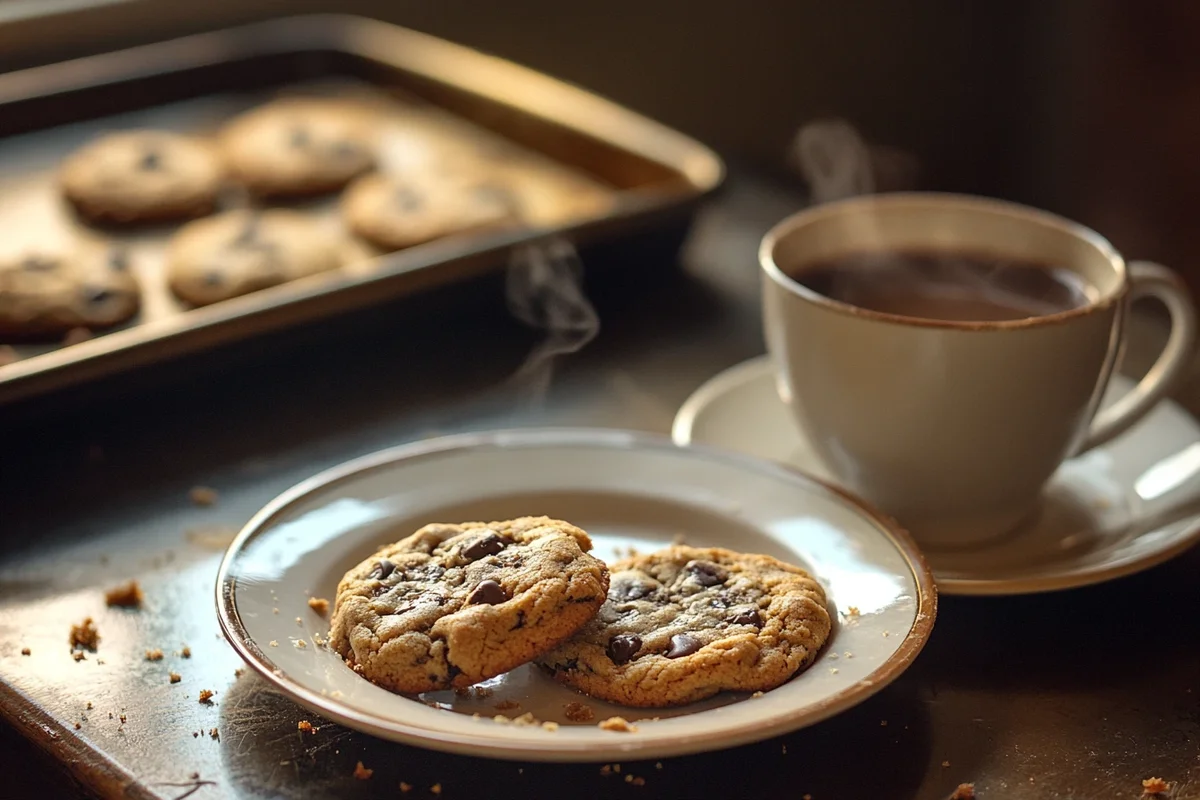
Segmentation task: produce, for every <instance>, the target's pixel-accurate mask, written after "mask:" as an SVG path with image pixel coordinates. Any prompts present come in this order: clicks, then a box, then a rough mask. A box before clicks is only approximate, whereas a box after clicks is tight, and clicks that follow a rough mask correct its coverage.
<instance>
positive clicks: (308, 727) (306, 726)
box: [296, 719, 321, 734]
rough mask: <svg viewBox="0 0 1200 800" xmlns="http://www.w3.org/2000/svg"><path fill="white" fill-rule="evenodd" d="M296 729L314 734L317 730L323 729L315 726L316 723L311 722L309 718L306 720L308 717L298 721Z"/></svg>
mask: <svg viewBox="0 0 1200 800" xmlns="http://www.w3.org/2000/svg"><path fill="white" fill-rule="evenodd" d="M296 730H298V731H300V732H301V733H312V734H315V733H316V732H317V731H319V730H321V729H320V728H317V727H315V726H314V725H313V724H312V723H311V722H309V721H308V720H306V719H302V720H300V721H299V722H297V723H296Z"/></svg>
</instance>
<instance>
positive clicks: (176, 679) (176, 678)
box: [167, 672, 183, 683]
mask: <svg viewBox="0 0 1200 800" xmlns="http://www.w3.org/2000/svg"><path fill="white" fill-rule="evenodd" d="M167 678H169V679H170V681H171V683H179V682H180V681H181V680H183V676H182V675H180V674H179V673H178V672H168V673H167Z"/></svg>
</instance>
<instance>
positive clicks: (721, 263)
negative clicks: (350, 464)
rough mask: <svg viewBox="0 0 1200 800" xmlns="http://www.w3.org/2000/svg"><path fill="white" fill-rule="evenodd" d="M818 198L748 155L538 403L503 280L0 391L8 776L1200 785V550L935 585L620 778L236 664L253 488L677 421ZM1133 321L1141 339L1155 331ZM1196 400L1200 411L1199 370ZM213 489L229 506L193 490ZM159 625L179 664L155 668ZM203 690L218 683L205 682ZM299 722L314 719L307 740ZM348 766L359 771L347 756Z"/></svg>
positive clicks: (501, 790) (178, 787)
mask: <svg viewBox="0 0 1200 800" xmlns="http://www.w3.org/2000/svg"><path fill="white" fill-rule="evenodd" d="M802 203H803V198H802V197H801V196H800V195H798V194H796V193H794V192H792V191H790V190H788V189H786V188H782V187H780V186H778V185H776V184H774V183H772V182H770V181H767V180H764V179H762V178H759V177H755V176H751V175H748V174H745V173H739V172H735V176H734V179H733V180H732V181H731V183H730V185H729V187H728V190H727V191H726V192H725V193H724V195H723V196H722V197H720V198H719V199H718V200H717V201H715V202H714V203H713V204H712V205H711V206H709V207H708V208H707V209H705V210H704V211H703V212H702V213H701V216H700V218H699V220H698V223H697V225H696V227H695V228H694V230H693V232H692V235H691V237H690V238H689V240H688V242H687V244H686V246H685V248H684V251H683V253H682V258H681V259H680V260H681V262H682V268H678V269H676V268H674V266H675V265H673V264H671V263H665V262H669V261H673V260H674V259H672V258H671V257H670V256H668V255H665V254H664V253H663V252H662V251H661V250H656V249H653V248H647V249H646V250H645V251H644V253H643V254H642V255H641V256H640V257H635V258H633V259H632V260H631V261H632V263H627V264H624V265H623V267H622V268H621V269H619V270H613V271H612V272H611V273H607V274H600V270H593V272H592V273H591V274H590V276H589V289H588V290H589V293H590V295H591V297H592V299H593V301H594V302H595V304H596V306H597V308H598V309H599V312H600V316H601V319H602V331H601V334H600V336H599V337H598V338H597V339H596V340H595V341H594V342H593V343H592V344H591V345H589V346H588V347H587V348H586V349H585V350H584V351H583V352H581V353H579V354H576V355H573V356H569V357H566V358H564V359H561V360H560V362H559V363H558V365H557V367H556V372H555V373H554V375H553V378H552V380H551V381H550V384H549V389H548V391H547V392H546V393H545V394H544V396H542V397H535V396H533V395H532V394H531V393H530V392H529V391H527V390H528V388H529V387H528V386H521V385H516V384H513V383H512V382H510V381H508V380H507V378H508V377H509V376H510V375H512V374H513V373H514V371H515V370H516V369H517V367H518V366H519V365H520V363H521V361H522V359H523V358H524V356H525V355H526V353H528V352H529V350H530V348H531V347H532V346H533V345H535V344H536V341H537V339H536V335H535V334H534V333H533V332H531V331H529V330H527V329H525V328H523V327H522V326H521V325H520V324H518V323H517V322H515V321H514V320H513V319H512V318H511V317H510V316H509V315H508V314H507V312H506V310H505V308H504V304H503V301H502V299H500V298H499V296H498V292H497V288H496V285H495V284H490V283H487V282H484V283H482V284H479V285H477V286H474V287H459V288H456V289H451V290H445V291H440V292H437V293H434V294H432V295H427V296H424V297H422V298H419V299H416V300H415V301H413V300H409V301H402V302H398V303H394V304H391V305H388V306H385V307H382V308H379V309H376V310H373V311H370V312H366V313H360V314H357V315H356V316H354V317H353V318H342V319H337V320H332V321H328V322H324V323H317V324H314V325H310V326H307V327H306V328H304V329H301V330H298V331H293V332H289V333H285V334H279V335H273V336H268V337H265V338H262V339H259V340H255V341H253V342H249V343H245V344H243V345H240V346H237V347H231V348H225V349H222V350H220V351H217V352H215V353H211V354H204V355H199V356H193V357H190V358H188V359H186V360H184V361H181V362H178V363H175V364H171V365H166V366H163V367H159V368H155V369H153V370H149V371H143V372H139V373H135V374H134V375H132V376H129V377H128V378H126V379H122V380H113V381H108V382H107V383H104V384H101V385H99V386H98V387H97V388H95V389H92V390H73V391H72V392H70V393H67V394H65V395H62V396H57V397H53V398H49V399H46V400H42V401H38V402H35V403H29V404H25V405H23V406H20V407H16V408H9V409H5V410H3V411H2V412H0V612H2V613H0V718H3V719H4V720H6V722H5V723H2V724H0V768H2V769H3V772H4V775H5V778H4V784H5V788H4V789H0V795H4V796H21V797H30V796H64V795H68V794H70V793H80V794H96V795H101V796H108V797H130V798H142V797H163V798H179V797H183V796H185V795H187V796H190V797H194V798H198V799H199V800H208V799H209V798H219V797H276V796H287V797H296V796H304V797H310V796H311V797H324V796H345V797H394V796H398V795H399V783H400V782H401V781H404V782H406V783H408V784H410V785H411V786H412V787H413V789H412V791H411V793H410V794H408V795H406V796H411V797H433V796H434V794H433V791H434V790H433V788H432V787H434V786H435V785H437V786H439V787H440V797H442V798H477V797H501V796H521V797H542V796H546V797H554V798H559V797H563V796H566V797H570V798H579V800H583V799H584V798H592V797H610V796H622V795H623V794H626V793H628V794H629V795H630V796H632V797H662V798H696V797H708V796H712V797H731V798H741V797H775V796H778V797H800V796H801V795H802V794H805V793H808V794H811V795H812V797H813V798H814V799H815V800H827V799H829V800H834V799H837V800H844V799H847V798H848V799H849V800H854V798H873V799H874V798H939V797H945V796H947V795H949V794H950V792H951V791H953V789H954V787H955V786H956V785H958V784H959V783H961V782H968V781H969V782H973V783H974V784H975V786H976V791H977V793H978V796H979V797H981V798H999V797H1004V798H1018V799H1019V798H1048V797H1064V798H1066V797H1071V798H1120V797H1131V798H1132V797H1137V796H1139V795H1140V793H1141V780H1142V779H1143V778H1145V777H1147V776H1151V775H1154V776H1161V777H1163V778H1165V779H1167V780H1169V781H1172V782H1175V783H1176V784H1177V787H1176V790H1175V795H1174V797H1175V798H1177V800H1178V799H1179V798H1187V797H1200V782H1198V783H1195V784H1193V783H1192V782H1193V781H1194V780H1197V779H1200V705H1198V701H1200V627H1198V626H1196V625H1195V624H1192V623H1190V622H1188V621H1187V619H1188V616H1189V614H1190V613H1194V611H1193V612H1187V611H1186V609H1188V608H1192V609H1195V608H1197V607H1200V604H1198V603H1197V600H1198V599H1200V581H1197V579H1196V576H1197V574H1198V567H1200V550H1193V551H1191V552H1189V553H1187V554H1185V555H1183V556H1181V557H1180V558H1177V559H1175V560H1174V561H1173V562H1170V563H1168V564H1165V565H1163V566H1160V567H1158V568H1155V569H1153V570H1151V571H1149V572H1146V573H1143V574H1141V575H1138V576H1134V577H1130V578H1126V579H1123V580H1119V581H1115V582H1112V583H1109V584H1106V585H1103V586H1097V587H1092V588H1089V589H1083V590H1077V591H1071V592H1064V593H1057V594H1048V595H1042V596H1032V597H1023V598H1015V599H1003V598H990V599H984V598H977V599H968V598H953V597H946V598H943V599H942V604H941V613H940V618H939V620H938V623H937V625H936V628H935V630H934V633H933V636H932V639H931V641H930V643H929V645H928V647H927V649H926V650H925V652H924V653H923V654H922V655H921V656H920V657H919V658H918V660H917V662H916V663H915V664H914V665H913V667H912V668H911V669H910V670H909V671H908V672H907V673H905V674H904V675H903V676H902V677H901V678H900V679H899V680H898V681H897V682H896V683H895V684H893V685H892V686H890V687H888V688H887V689H886V690H884V691H883V692H881V693H880V694H879V695H877V696H875V697H874V698H872V699H871V700H868V701H867V702H865V703H863V704H862V705H860V706H859V707H857V708H855V709H853V710H851V711H849V712H847V713H845V714H842V715H841V716H839V717H837V718H835V719H832V720H829V721H827V722H824V723H821V724H820V725H817V726H815V727H812V728H809V729H806V730H801V731H797V732H795V733H792V734H789V735H786V736H783V737H779V738H776V739H771V740H769V741H764V742H761V743H758V744H753V745H748V746H744V747H740V748H737V749H733V750H729V751H725V752H719V753H711V754H706V755H697V756H691V757H684V758H675V759H668V760H664V761H662V762H659V763H655V762H629V763H622V764H621V765H620V772H619V773H617V772H615V770H613V771H612V774H608V775H603V774H601V770H600V767H599V765H596V764H586V765H552V764H516V763H510V762H501V761H491V760H486V759H482V758H480V759H472V758H466V757H460V756H451V755H446V754H441V753H435V752H431V751H424V750H420V749H417V748H411V747H404V746H400V745H395V744H391V743H387V742H383V741H380V740H376V739H373V738H371V737H369V736H365V735H362V734H359V733H356V732H353V731H350V730H347V729H344V728H341V727H339V726H337V725H334V724H325V723H321V722H320V721H317V720H315V719H314V718H313V717H312V715H311V714H310V713H309V712H307V711H304V710H303V709H301V708H300V707H298V706H296V705H294V704H293V703H291V702H290V701H288V700H286V699H284V698H283V697H281V696H279V695H278V694H276V693H274V692H273V691H272V690H271V689H269V688H268V687H267V685H266V684H265V682H264V681H262V680H261V679H259V678H257V677H255V676H253V675H252V674H251V673H250V672H249V671H247V672H246V673H245V674H244V675H242V676H241V677H240V678H239V677H235V669H237V668H238V667H239V666H240V662H239V659H238V658H237V656H236V655H235V654H234V653H233V651H232V650H231V648H230V647H229V646H228V645H227V644H226V642H225V641H224V639H223V638H222V637H221V635H220V633H219V632H218V627H217V622H216V618H215V613H214V609H213V577H214V574H215V570H216V566H217V562H218V559H219V557H220V552H221V550H222V547H223V545H224V543H225V542H226V541H228V538H229V537H230V535H231V533H232V531H233V530H235V529H236V528H237V527H238V526H239V525H240V524H241V523H243V522H245V521H246V520H247V519H248V518H249V517H250V516H251V514H252V513H253V512H254V511H256V510H257V509H258V508H259V507H260V506H261V505H263V504H264V503H265V502H267V501H268V500H270V499H271V498H272V497H274V496H275V495H276V494H278V493H279V492H280V491H282V490H284V489H286V488H287V487H289V486H291V485H292V484H294V483H296V482H297V481H299V480H301V479H303V478H305V477H307V476H309V475H311V474H313V473H315V472H317V471H319V470H322V469H324V468H326V467H329V466H332V465H334V464H337V463H339V462H342V461H345V460H346V459H349V458H353V457H355V456H359V455H362V454H364V453H367V452H370V451H373V450H377V449H380V448H383V447H387V446H391V445H395V444H399V443H403V442H408V441H413V440H416V439H422V438H427V437H429V436H433V435H436V434H439V433H450V432H457V431H464V430H479V429H486V428H495V427H513V426H529V425H586V426H610V427H627V428H636V429H642V430H649V431H657V432H662V433H665V432H667V431H668V430H669V426H670V423H671V420H672V418H673V415H674V413H675V410H676V409H677V407H678V406H679V404H680V403H681V402H682V401H683V400H684V399H685V397H686V396H687V395H688V394H689V393H690V392H691V391H692V390H693V389H695V388H696V387H697V386H698V385H699V384H700V383H702V382H703V381H704V380H705V379H706V378H708V377H709V376H710V375H712V374H713V373H715V372H717V371H719V370H721V369H723V368H725V367H728V366H730V365H732V364H735V363H737V362H739V361H741V360H743V359H745V358H747V357H750V356H753V355H756V354H758V353H760V352H761V350H762V341H761V335H760V331H759V316H758V277H757V272H756V266H755V251H756V248H757V243H758V240H759V238H760V237H761V235H762V233H763V232H764V231H765V230H766V229H767V228H768V227H769V226H770V225H771V224H772V223H773V222H775V221H776V220H778V219H779V218H781V217H782V216H784V215H785V214H787V213H788V212H790V211H792V210H794V209H796V208H798V207H800V206H801V205H802ZM1135 333H1137V337H1135V343H1134V345H1133V346H1131V348H1130V349H1131V353H1132V355H1131V356H1130V359H1131V360H1132V361H1134V362H1137V361H1138V359H1139V358H1142V357H1141V356H1139V353H1141V352H1142V351H1146V350H1149V349H1152V347H1153V345H1154V343H1155V342H1156V341H1157V339H1158V337H1159V335H1160V334H1159V332H1158V330H1157V328H1156V326H1155V325H1154V324H1150V323H1146V324H1144V325H1142V326H1140V327H1139V328H1138V329H1137V330H1136V331H1135ZM1142 360H1143V362H1144V358H1142ZM1135 366H1136V364H1135ZM1193 375H1195V372H1193ZM1179 395H1180V399H1181V401H1182V402H1183V403H1184V404H1185V405H1186V406H1188V407H1189V408H1190V409H1191V410H1192V411H1193V412H1195V411H1196V410H1197V409H1198V408H1200V382H1197V381H1196V380H1194V379H1190V380H1189V381H1188V382H1187V384H1186V385H1185V386H1184V387H1183V388H1182V389H1181V391H1180V393H1179ZM197 485H204V486H211V487H214V488H216V489H217V490H218V491H219V493H220V498H219V502H218V503H217V504H216V505H215V506H212V507H208V508H202V507H197V506H195V505H193V504H192V503H191V502H189V499H188V491H189V488H191V487H193V486H197ZM127 578H137V579H138V580H139V581H140V582H141V585H142V587H143V588H144V590H145V592H146V594H147V603H146V607H145V608H144V609H143V610H141V611H124V610H121V609H108V608H106V607H105V605H104V600H103V590H104V589H106V588H110V587H111V586H113V585H116V584H118V583H120V582H121V581H123V580H125V579H127ZM1189 597H1191V598H1192V599H1191V600H1188V598H1189ZM88 615H90V616H92V617H94V618H95V619H96V620H97V622H98V625H99V628H100V633H101V635H102V636H103V641H102V643H101V646H100V649H99V652H97V653H95V654H89V655H88V657H87V659H86V660H84V661H81V662H75V661H74V660H72V658H71V656H70V654H69V652H68V648H67V645H66V637H67V630H68V628H69V626H70V625H71V624H73V623H76V622H79V621H80V620H81V619H82V618H83V617H85V616H88ZM185 645H186V646H187V647H188V648H189V649H190V653H191V655H190V658H187V659H185V658H183V657H182V656H181V655H178V653H179V652H180V651H181V650H182V648H183V647H184V646H185ZM24 647H28V648H30V651H31V654H30V655H29V656H23V655H21V649H22V648H24ZM149 648H161V649H163V650H164V651H165V653H166V656H165V659H164V662H158V663H153V662H148V661H146V660H145V659H144V657H143V652H144V651H145V650H146V649H149ZM168 669H170V670H174V671H177V672H179V673H180V674H181V675H182V680H181V682H180V683H179V684H177V685H168V684H167V683H166V681H165V680H164V675H165V673H166V672H167V670H168ZM200 689H211V690H214V691H215V692H216V693H217V694H216V697H215V700H216V702H215V703H214V704H213V705H211V706H206V705H201V704H199V703H198V702H197V701H196V697H197V693H198V692H199V690H200ZM301 719H314V722H316V724H319V725H320V727H321V730H320V732H319V733H318V734H317V735H315V736H305V735H302V734H300V733H298V731H297V722H298V721H299V720H301ZM885 723H886V724H885ZM77 724H78V728H77V727H76V726H77ZM213 731H216V734H215V736H214V735H213ZM358 761H362V762H363V763H364V764H365V765H366V766H368V767H370V768H372V769H374V770H375V772H374V775H373V777H372V778H371V779H370V780H366V781H359V780H355V779H354V778H353V777H352V773H353V771H354V767H355V764H356V762H358ZM193 776H198V777H193ZM627 776H637V777H640V778H643V779H644V785H638V784H635V783H631V782H627V781H626V777H627ZM6 792H12V794H6Z"/></svg>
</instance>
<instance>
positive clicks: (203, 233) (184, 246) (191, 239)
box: [167, 209, 341, 306]
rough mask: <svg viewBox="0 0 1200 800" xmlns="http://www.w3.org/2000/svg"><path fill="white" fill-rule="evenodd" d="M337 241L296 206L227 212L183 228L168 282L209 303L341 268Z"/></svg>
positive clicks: (174, 243)
mask: <svg viewBox="0 0 1200 800" xmlns="http://www.w3.org/2000/svg"><path fill="white" fill-rule="evenodd" d="M340 263H341V256H340V254H339V251H338V244H337V240H336V238H335V237H334V236H332V235H330V234H329V233H328V232H326V231H325V230H323V229H321V228H319V227H315V226H314V225H313V222H312V220H311V219H309V218H308V217H307V216H305V215H304V214H301V213H299V212H295V211H287V210H282V209H274V210H268V211H255V210H244V209H243V210H238V211H227V212H225V213H223V214H218V215H217V216H214V217H209V218H207V219H200V220H196V221H195V222H190V223H188V224H187V225H185V226H183V227H182V228H180V230H179V232H178V233H176V234H175V236H174V237H173V238H172V239H171V241H170V244H169V245H168V248H167V281H168V284H169V285H170V287H171V291H172V292H174V293H175V295H176V296H178V297H179V298H180V299H181V300H184V301H186V302H188V303H191V304H192V305H195V306H203V305H208V304H209V303H215V302H218V301H220V300H227V299H229V298H231V297H237V296H238V295H243V294H249V293H250V292H255V291H258V290H259V289H266V288H267V287H270V286H276V285H278V284H281V283H286V282H288V281H291V280H295V279H297V278H302V277H304V276H306V275H313V274H316V273H318V272H325V271H327V270H331V269H336V268H337V267H338V266H340Z"/></svg>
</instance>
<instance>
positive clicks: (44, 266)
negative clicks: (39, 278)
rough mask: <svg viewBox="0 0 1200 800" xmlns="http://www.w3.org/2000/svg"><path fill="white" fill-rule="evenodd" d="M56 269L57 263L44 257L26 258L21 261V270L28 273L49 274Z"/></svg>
mask: <svg viewBox="0 0 1200 800" xmlns="http://www.w3.org/2000/svg"><path fill="white" fill-rule="evenodd" d="M57 268H58V261H57V260H56V259H53V258H47V257H46V256H28V257H26V258H25V259H24V260H22V261H21V269H25V270H29V271H30V272H49V271H51V270H53V269H57Z"/></svg>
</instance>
